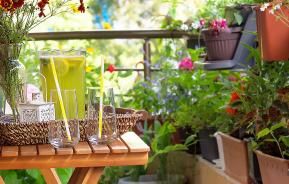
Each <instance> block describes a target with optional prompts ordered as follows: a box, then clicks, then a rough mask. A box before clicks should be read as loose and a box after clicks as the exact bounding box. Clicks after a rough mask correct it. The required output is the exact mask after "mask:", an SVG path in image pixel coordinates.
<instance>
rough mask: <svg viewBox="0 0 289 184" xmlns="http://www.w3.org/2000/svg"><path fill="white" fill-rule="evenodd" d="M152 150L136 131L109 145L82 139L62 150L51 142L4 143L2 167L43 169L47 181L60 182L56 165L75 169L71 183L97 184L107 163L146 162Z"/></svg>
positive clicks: (4, 168)
mask: <svg viewBox="0 0 289 184" xmlns="http://www.w3.org/2000/svg"><path fill="white" fill-rule="evenodd" d="M149 150H150V148H149V147H148V146H147V145H146V144H145V143H144V142H143V141H142V140H141V139H140V138H139V137H138V136H137V135H136V134H135V133H133V132H127V133H125V134H123V135H122V136H121V137H120V138H119V139H117V140H116V141H114V142H112V143H111V144H109V145H90V144H89V143H87V142H80V143H78V144H77V145H76V146H75V147H74V148H61V149H54V148H53V147H52V146H51V145H50V144H44V145H33V146H2V147H1V150H0V151H1V157H0V170H9V169H40V171H41V173H42V175H43V176H44V179H45V181H46V183H47V184H60V183H61V182H60V180H59V178H58V176H57V174H56V172H55V169H54V168H75V170H74V172H73V174H72V176H71V178H70V180H69V184H80V183H81V184H84V183H87V184H94V183H97V181H98V179H99V177H100V176H101V174H102V171H103V168H104V167H105V166H126V165H145V164H146V163H147V161H148V152H149ZM1 183H4V181H3V179H2V178H0V184H1Z"/></svg>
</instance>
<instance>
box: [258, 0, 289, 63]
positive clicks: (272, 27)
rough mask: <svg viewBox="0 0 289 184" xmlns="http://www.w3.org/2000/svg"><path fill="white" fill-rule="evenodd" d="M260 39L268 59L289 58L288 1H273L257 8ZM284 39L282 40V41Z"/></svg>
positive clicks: (261, 46) (263, 54)
mask: <svg viewBox="0 0 289 184" xmlns="http://www.w3.org/2000/svg"><path fill="white" fill-rule="evenodd" d="M256 13H257V15H256V18H257V32H258V40H259V45H260V48H261V53H262V58H263V59H264V60H266V61H278V60H288V59H289V46H288V45H287V44H286V43H287V42H288V41H289V29H288V25H289V24H288V23H289V21H288V16H289V9H288V2H287V1H284V2H283V1H273V2H270V3H264V4H262V5H260V6H259V7H257V8H256ZM280 40H282V42H281V41H280Z"/></svg>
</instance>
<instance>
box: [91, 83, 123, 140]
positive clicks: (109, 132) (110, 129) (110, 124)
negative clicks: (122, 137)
mask: <svg viewBox="0 0 289 184" xmlns="http://www.w3.org/2000/svg"><path fill="white" fill-rule="evenodd" d="M99 92H100V90H99V89H98V88H94V87H92V88H88V109H87V110H88V112H87V126H86V135H87V138H88V140H89V141H90V143H92V144H106V143H109V142H111V141H112V140H114V139H116V138H117V136H118V132H117V124H116V113H115V102H114V93H113V89H112V88H108V89H105V90H104V94H103V103H102V105H101V99H100V94H99ZM100 109H102V112H103V115H102V126H100V125H99V124H100V118H99V117H100ZM100 128H101V129H100Z"/></svg>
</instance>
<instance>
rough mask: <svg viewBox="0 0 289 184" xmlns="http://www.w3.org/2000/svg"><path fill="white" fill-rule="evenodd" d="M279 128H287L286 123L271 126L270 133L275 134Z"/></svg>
mask: <svg viewBox="0 0 289 184" xmlns="http://www.w3.org/2000/svg"><path fill="white" fill-rule="evenodd" d="M279 128H286V123H285V122H280V123H277V124H275V125H273V126H271V128H270V131H271V132H274V131H275V130H277V129H279Z"/></svg>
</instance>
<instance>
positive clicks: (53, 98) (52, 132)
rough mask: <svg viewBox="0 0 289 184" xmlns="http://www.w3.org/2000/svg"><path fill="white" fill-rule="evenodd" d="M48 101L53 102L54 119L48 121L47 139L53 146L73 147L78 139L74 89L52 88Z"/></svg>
mask: <svg viewBox="0 0 289 184" xmlns="http://www.w3.org/2000/svg"><path fill="white" fill-rule="evenodd" d="M50 102H53V103H54V107H55V121H50V122H49V126H48V127H49V133H48V134H49V135H48V139H49V142H50V144H52V145H53V146H54V147H55V148H63V147H73V146H75V145H76V144H77V143H78V142H79V139H80V133H79V122H78V106H77V96H76V90H74V89H73V90H71V89H70V90H61V93H58V91H57V90H55V89H53V90H51V92H50Z"/></svg>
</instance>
